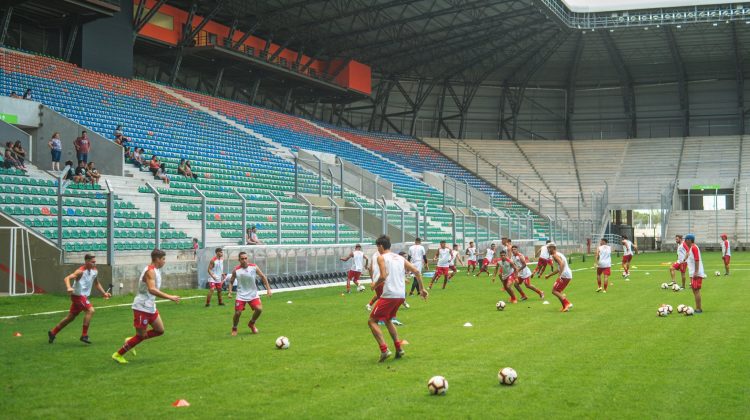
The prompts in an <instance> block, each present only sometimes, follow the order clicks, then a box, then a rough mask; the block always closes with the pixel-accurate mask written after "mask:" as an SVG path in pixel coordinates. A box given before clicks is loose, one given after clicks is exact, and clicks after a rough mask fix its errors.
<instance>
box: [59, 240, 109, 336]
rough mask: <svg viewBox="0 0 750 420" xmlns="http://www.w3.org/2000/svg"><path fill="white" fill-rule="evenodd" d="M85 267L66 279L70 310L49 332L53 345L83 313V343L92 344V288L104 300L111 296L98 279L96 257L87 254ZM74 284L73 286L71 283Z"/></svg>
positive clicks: (84, 258) (84, 259)
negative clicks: (61, 333)
mask: <svg viewBox="0 0 750 420" xmlns="http://www.w3.org/2000/svg"><path fill="white" fill-rule="evenodd" d="M83 261H84V263H83V265H82V266H80V267H78V269H77V270H76V271H74V272H72V273H71V274H70V275H68V276H67V277H65V279H64V280H63V281H65V288H66V290H67V291H68V294H70V302H71V303H70V310H69V311H68V315H66V316H65V318H63V319H62V321H60V322H59V323H58V324H57V325H55V328H52V330H50V331H47V336H48V338H49V343H50V344H52V343H53V342H54V341H55V337H56V336H57V333H59V332H60V330H62V329H63V328H65V327H66V326H67V325H68V324H70V323H71V322H73V320H74V319H76V317H77V316H78V314H80V313H81V312H86V314H85V315H84V316H83V331H82V332H81V341H83V342H84V343H86V344H91V341H89V325H90V324H91V318H92V317H93V316H94V306H93V305H92V304H91V302H89V295H91V288H92V287H96V289H97V290H99V291H100V292H101V293H102V295H103V296H104V299H109V298H110V296H111V295H110V294H109V293H107V292H106V291H105V290H104V288H103V287H102V285H101V284H100V283H99V279H97V274H98V271H97V270H96V257H95V256H93V255H91V254H86V255H85V256H84V257H83ZM71 281H72V282H73V284H72V285H71V284H70V282H71Z"/></svg>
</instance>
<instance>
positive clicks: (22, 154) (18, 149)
mask: <svg viewBox="0 0 750 420" xmlns="http://www.w3.org/2000/svg"><path fill="white" fill-rule="evenodd" d="M13 153H15V154H16V159H18V163H20V164H21V166H22V167H23V168H24V169H26V166H25V164H24V161H25V160H26V150H24V149H23V145H21V140H16V144H14V145H13Z"/></svg>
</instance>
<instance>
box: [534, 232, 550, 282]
mask: <svg viewBox="0 0 750 420" xmlns="http://www.w3.org/2000/svg"><path fill="white" fill-rule="evenodd" d="M551 242H552V241H549V240H548V241H547V242H546V243H545V244H544V245H542V246H541V247H539V259H538V260H537V264H536V268H535V269H534V272H533V273H531V275H532V276H533V275H534V274H536V277H537V278H539V277H542V274H544V270H546V269H547V266H548V265H549V266H550V267H552V259H551V258H550V256H549V249H547V247H548V246H549V244H550V243H551Z"/></svg>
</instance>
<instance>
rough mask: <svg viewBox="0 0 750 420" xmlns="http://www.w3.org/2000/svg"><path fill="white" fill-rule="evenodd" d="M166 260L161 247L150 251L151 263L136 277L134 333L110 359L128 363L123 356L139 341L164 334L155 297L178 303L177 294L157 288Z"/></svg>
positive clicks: (159, 285)
mask: <svg viewBox="0 0 750 420" xmlns="http://www.w3.org/2000/svg"><path fill="white" fill-rule="evenodd" d="M166 262H167V254H166V253H165V252H164V251H162V250H161V249H155V250H153V251H151V264H149V265H147V266H146V267H145V268H144V269H143V272H141V277H140V279H138V293H137V294H136V295H135V298H134V299H133V305H132V308H133V326H134V327H135V335H134V336H132V337H130V338H129V339H128V340H127V341H126V342H125V345H123V346H122V347H120V350H117V351H116V352H115V353H114V354H113V355H112V359H114V361H115V362H117V363H120V364H125V363H128V361H127V360H125V357H123V356H124V355H125V353H127V352H128V350H131V349H133V348H134V347H135V346H137V345H138V343H140V342H141V341H144V340H148V339H150V338H154V337H158V336H160V335H162V334H164V323H163V322H162V320H161V315H159V311H158V310H157V309H156V298H157V297H160V298H162V299H169V300H171V301H172V302H175V303H180V297H179V296H175V295H169V294H167V293H164V292H162V291H161V290H159V288H160V287H161V269H162V267H164V264H166ZM149 325H150V326H151V329H150V330H149V329H148V326H149Z"/></svg>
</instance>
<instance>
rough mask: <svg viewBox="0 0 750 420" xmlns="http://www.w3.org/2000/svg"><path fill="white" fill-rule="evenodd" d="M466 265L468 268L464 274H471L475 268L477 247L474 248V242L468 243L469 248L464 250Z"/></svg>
mask: <svg viewBox="0 0 750 420" xmlns="http://www.w3.org/2000/svg"><path fill="white" fill-rule="evenodd" d="M466 256H467V258H466V265H467V266H468V268H467V269H466V272H467V273H469V274H471V273H473V272H474V270H476V268H477V247H475V246H474V241H470V242H469V247H468V248H466Z"/></svg>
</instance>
